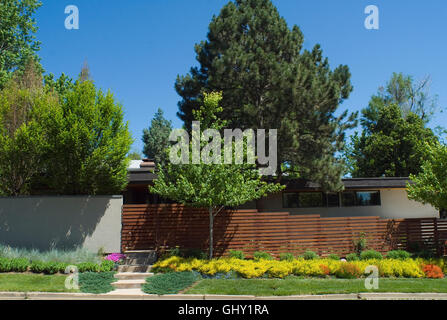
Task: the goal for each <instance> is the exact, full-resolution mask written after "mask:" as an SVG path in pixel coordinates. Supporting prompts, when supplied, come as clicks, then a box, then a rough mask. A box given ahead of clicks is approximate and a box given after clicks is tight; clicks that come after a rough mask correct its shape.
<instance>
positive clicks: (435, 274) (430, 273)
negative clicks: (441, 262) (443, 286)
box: [423, 264, 444, 279]
mask: <svg viewBox="0 0 447 320" xmlns="http://www.w3.org/2000/svg"><path fill="white" fill-rule="evenodd" d="M423 270H424V273H425V276H426V277H427V278H435V279H436V278H438V279H442V278H444V274H443V273H442V270H441V268H440V267H438V266H436V265H433V264H427V265H425V266H424V268H423Z"/></svg>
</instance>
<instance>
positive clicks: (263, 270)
mask: <svg viewBox="0 0 447 320" xmlns="http://www.w3.org/2000/svg"><path fill="white" fill-rule="evenodd" d="M438 262H440V261H438ZM427 264H435V265H436V264H438V265H439V267H440V268H441V269H442V268H443V267H444V265H443V263H436V261H433V260H430V261H427V260H422V259H405V260H400V259H370V260H357V261H351V262H346V261H340V260H338V261H337V260H334V259H313V260H305V259H303V258H298V259H294V260H292V261H287V260H283V261H277V260H265V259H260V260H241V259H236V258H220V259H213V260H199V259H194V258H180V257H170V258H168V259H165V260H161V261H158V262H157V263H155V264H154V265H153V267H152V270H154V271H155V272H173V271H174V272H184V271H196V272H198V273H201V274H202V275H204V276H214V275H226V274H230V273H235V274H237V275H238V276H239V277H242V278H247V279H251V278H265V277H268V278H284V277H287V276H289V275H295V276H305V277H325V276H337V277H350V275H347V274H348V273H353V274H354V275H355V277H359V276H362V275H363V272H364V271H365V269H366V267H367V266H370V265H375V266H377V267H378V269H379V273H380V276H381V277H407V278H422V277H425V276H426V275H425V273H424V270H423V268H424V266H425V265H427ZM347 265H349V266H350V267H349V268H348V270H344V271H346V272H344V271H343V270H341V269H342V268H344V269H346V268H347V267H346V266H347ZM357 269H358V270H360V271H361V274H360V275H359V274H358V273H357V272H354V271H356V270H357ZM340 270H341V271H340Z"/></svg>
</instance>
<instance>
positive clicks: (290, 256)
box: [279, 252, 295, 261]
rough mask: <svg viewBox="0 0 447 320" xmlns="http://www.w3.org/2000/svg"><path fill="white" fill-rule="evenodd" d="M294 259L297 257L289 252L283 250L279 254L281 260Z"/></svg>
mask: <svg viewBox="0 0 447 320" xmlns="http://www.w3.org/2000/svg"><path fill="white" fill-rule="evenodd" d="M293 259H295V257H294V256H293V254H291V253H289V252H283V253H281V254H280V255H279V260H281V261H293Z"/></svg>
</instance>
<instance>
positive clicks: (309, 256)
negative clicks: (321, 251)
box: [302, 250, 319, 260]
mask: <svg viewBox="0 0 447 320" xmlns="http://www.w3.org/2000/svg"><path fill="white" fill-rule="evenodd" d="M302 257H303V259H304V260H315V259H318V258H319V257H318V254H316V253H315V252H313V251H311V250H307V251H306V252H304V254H303V256H302Z"/></svg>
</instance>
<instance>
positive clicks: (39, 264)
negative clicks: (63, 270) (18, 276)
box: [30, 261, 45, 273]
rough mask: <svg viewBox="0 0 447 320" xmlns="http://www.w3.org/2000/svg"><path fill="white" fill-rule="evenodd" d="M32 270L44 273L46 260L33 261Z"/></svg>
mask: <svg viewBox="0 0 447 320" xmlns="http://www.w3.org/2000/svg"><path fill="white" fill-rule="evenodd" d="M30 270H31V271H32V272H34V273H44V271H45V262H43V261H33V262H31V265H30Z"/></svg>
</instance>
